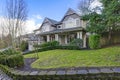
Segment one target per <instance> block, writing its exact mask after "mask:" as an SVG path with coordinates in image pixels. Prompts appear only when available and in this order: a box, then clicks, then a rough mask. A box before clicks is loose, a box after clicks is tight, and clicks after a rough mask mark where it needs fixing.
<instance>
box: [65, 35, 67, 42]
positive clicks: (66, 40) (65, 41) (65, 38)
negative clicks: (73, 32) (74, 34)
mask: <svg viewBox="0 0 120 80" xmlns="http://www.w3.org/2000/svg"><path fill="white" fill-rule="evenodd" d="M65 44H67V35H65Z"/></svg>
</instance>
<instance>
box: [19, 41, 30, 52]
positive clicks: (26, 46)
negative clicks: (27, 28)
mask: <svg viewBox="0 0 120 80" xmlns="http://www.w3.org/2000/svg"><path fill="white" fill-rule="evenodd" d="M27 48H28V43H27V42H26V41H22V43H21V44H20V49H21V51H25V50H26V49H27Z"/></svg>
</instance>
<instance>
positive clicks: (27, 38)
mask: <svg viewBox="0 0 120 80" xmlns="http://www.w3.org/2000/svg"><path fill="white" fill-rule="evenodd" d="M18 39H19V40H20V41H26V42H28V50H30V51H32V50H34V47H33V45H34V43H35V42H36V41H38V40H37V37H35V34H34V33H29V34H25V35H21V36H20V37H19V38H18ZM20 41H19V42H20Z"/></svg>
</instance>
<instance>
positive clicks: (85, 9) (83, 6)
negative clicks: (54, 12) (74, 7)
mask: <svg viewBox="0 0 120 80" xmlns="http://www.w3.org/2000/svg"><path fill="white" fill-rule="evenodd" d="M93 1H94V0H80V1H79V4H78V9H79V11H80V13H81V14H82V15H86V14H88V13H90V12H91V11H90V5H91V3H92V2H93Z"/></svg>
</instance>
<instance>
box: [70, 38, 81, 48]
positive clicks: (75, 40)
mask: <svg viewBox="0 0 120 80" xmlns="http://www.w3.org/2000/svg"><path fill="white" fill-rule="evenodd" d="M69 46H78V47H80V48H82V47H83V40H82V39H74V40H73V41H72V42H70V44H69Z"/></svg>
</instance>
